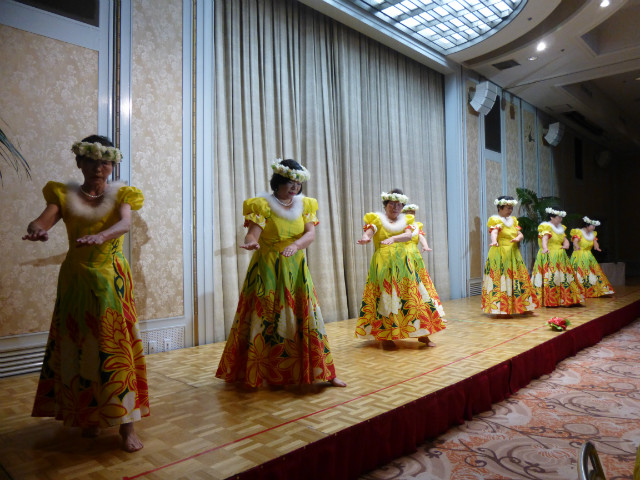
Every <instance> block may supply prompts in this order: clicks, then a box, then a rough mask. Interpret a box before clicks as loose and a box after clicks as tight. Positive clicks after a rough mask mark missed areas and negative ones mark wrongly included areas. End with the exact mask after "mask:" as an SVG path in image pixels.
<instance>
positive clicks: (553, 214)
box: [547, 205, 560, 220]
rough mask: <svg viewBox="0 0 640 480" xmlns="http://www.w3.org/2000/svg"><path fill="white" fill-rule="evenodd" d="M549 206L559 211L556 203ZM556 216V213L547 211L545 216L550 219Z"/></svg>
mask: <svg viewBox="0 0 640 480" xmlns="http://www.w3.org/2000/svg"><path fill="white" fill-rule="evenodd" d="M551 208H552V209H554V210H556V211H559V210H560V207H558V206H557V205H553V206H552V207H551ZM557 216H558V215H557V214H556V213H548V214H547V218H548V220H551V219H552V218H553V217H557Z"/></svg>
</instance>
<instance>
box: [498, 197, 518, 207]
mask: <svg viewBox="0 0 640 480" xmlns="http://www.w3.org/2000/svg"><path fill="white" fill-rule="evenodd" d="M493 204H494V205H497V206H499V207H503V206H505V205H511V206H514V207H515V206H516V205H517V204H518V200H507V199H506V198H503V199H502V200H498V199H497V198H496V199H495V200H494V201H493Z"/></svg>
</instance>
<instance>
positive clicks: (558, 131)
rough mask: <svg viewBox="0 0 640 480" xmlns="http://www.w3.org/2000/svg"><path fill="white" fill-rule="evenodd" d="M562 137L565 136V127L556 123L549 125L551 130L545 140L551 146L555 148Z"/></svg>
mask: <svg viewBox="0 0 640 480" xmlns="http://www.w3.org/2000/svg"><path fill="white" fill-rule="evenodd" d="M562 135H564V125H563V124H561V123H560V122H556V123H552V124H551V125H549V130H547V133H546V135H545V136H544V139H545V141H546V142H547V143H548V144H549V145H551V146H553V147H555V146H556V145H558V144H559V143H560V140H562Z"/></svg>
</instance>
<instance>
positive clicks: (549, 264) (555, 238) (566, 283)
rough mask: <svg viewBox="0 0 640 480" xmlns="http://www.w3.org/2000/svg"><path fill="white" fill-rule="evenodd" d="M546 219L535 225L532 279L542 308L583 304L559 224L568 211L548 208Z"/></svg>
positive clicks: (566, 241) (563, 227) (580, 290)
mask: <svg viewBox="0 0 640 480" xmlns="http://www.w3.org/2000/svg"><path fill="white" fill-rule="evenodd" d="M545 212H546V213H547V215H549V221H547V222H542V223H541V224H540V225H539V226H538V246H539V248H540V249H539V250H538V255H537V256H536V263H535V265H534V266H533V271H532V273H531V279H532V281H533V286H534V287H535V289H536V295H537V296H538V299H539V300H540V303H541V305H542V306H543V307H568V306H570V305H576V304H579V303H584V293H583V290H582V286H581V285H580V284H579V283H578V282H577V280H576V273H575V271H574V269H573V266H572V265H571V261H570V260H569V257H568V256H567V253H566V250H567V249H568V248H569V240H567V235H566V234H565V230H566V228H567V227H565V226H564V225H562V219H563V218H564V217H565V216H566V215H567V212H565V211H563V210H560V209H556V208H551V207H547V208H546V209H545Z"/></svg>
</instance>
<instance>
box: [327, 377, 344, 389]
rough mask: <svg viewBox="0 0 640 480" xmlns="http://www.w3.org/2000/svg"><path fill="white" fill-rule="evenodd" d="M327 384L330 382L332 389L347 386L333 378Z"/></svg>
mask: <svg viewBox="0 0 640 480" xmlns="http://www.w3.org/2000/svg"><path fill="white" fill-rule="evenodd" d="M329 382H331V385H333V386H334V387H346V386H347V384H346V383H344V382H343V381H342V380H340V379H339V378H338V377H333V378H332V379H331V380H329Z"/></svg>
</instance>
